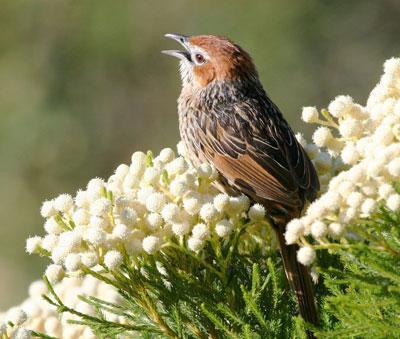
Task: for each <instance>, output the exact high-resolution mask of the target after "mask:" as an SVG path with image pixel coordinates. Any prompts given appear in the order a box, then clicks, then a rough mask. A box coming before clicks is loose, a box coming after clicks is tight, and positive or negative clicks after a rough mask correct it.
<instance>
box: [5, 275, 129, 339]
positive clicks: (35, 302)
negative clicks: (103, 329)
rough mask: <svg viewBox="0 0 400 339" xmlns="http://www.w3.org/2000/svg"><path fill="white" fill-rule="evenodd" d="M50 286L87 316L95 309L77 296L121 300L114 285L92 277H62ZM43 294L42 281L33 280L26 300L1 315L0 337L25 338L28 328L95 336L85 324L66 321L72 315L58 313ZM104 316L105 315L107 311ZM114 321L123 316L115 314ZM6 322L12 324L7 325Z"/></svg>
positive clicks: (59, 334) (78, 338)
mask: <svg viewBox="0 0 400 339" xmlns="http://www.w3.org/2000/svg"><path fill="white" fill-rule="evenodd" d="M53 287H54V290H55V291H57V294H58V295H59V297H60V298H61V300H62V301H63V302H64V304H65V305H67V306H68V307H71V308H73V309H75V310H77V311H79V312H82V313H85V314H87V315H92V316H94V315H95V310H94V309H93V307H92V306H90V305H89V304H87V303H85V302H83V301H80V300H79V298H78V296H80V295H82V296H87V295H90V296H93V297H96V298H99V299H102V300H105V301H107V302H112V303H115V304H117V305H118V304H119V303H120V302H121V300H120V298H119V296H118V292H117V291H116V290H115V289H114V287H112V286H110V285H107V284H106V283H104V282H102V281H100V280H97V279H95V278H93V277H92V276H85V277H81V278H76V277H75V278H65V279H64V280H63V281H62V282H61V283H56V284H55V285H54V286H53ZM43 294H45V295H46V294H47V295H48V294H49V291H48V289H47V287H46V285H45V283H44V282H43V281H35V282H33V283H32V284H31V285H30V287H29V296H28V298H27V299H25V300H24V301H23V302H22V303H21V304H20V305H19V306H17V307H12V308H10V309H9V310H8V311H7V312H4V313H2V314H0V336H5V337H6V338H19V339H25V338H31V337H32V335H31V331H36V332H41V333H44V334H46V335H48V336H52V337H56V338H74V339H75V338H76V339H87V338H93V339H95V338H96V336H95V335H94V333H93V332H92V331H91V330H90V329H89V328H88V327H86V326H83V325H79V324H71V323H68V320H72V319H74V318H73V316H72V315H70V314H68V313H62V314H57V310H56V308H55V307H54V306H53V305H51V304H49V303H47V302H46V301H44V300H43V298H42V295H43ZM105 315H106V316H108V314H106V313H105ZM75 320H77V319H75ZM113 321H115V322H117V323H123V322H124V319H123V317H119V316H116V317H114V318H113ZM9 322H11V323H13V324H14V326H10V324H9ZM2 323H3V325H1V324H2Z"/></svg>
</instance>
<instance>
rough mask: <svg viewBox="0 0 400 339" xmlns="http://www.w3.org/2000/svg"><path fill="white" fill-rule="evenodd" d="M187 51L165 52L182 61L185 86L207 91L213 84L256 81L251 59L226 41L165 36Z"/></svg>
mask: <svg viewBox="0 0 400 339" xmlns="http://www.w3.org/2000/svg"><path fill="white" fill-rule="evenodd" d="M165 36H166V37H167V38H171V39H173V40H176V41H178V42H179V43H180V44H181V45H182V46H183V47H184V50H167V51H162V52H163V53H164V54H168V55H172V56H174V57H177V58H179V59H180V71H181V77H182V83H183V86H191V87H195V88H204V87H206V86H208V85H209V84H210V83H212V82H214V81H226V80H241V79H242V78H246V79H248V78H257V72H256V69H255V66H254V64H253V61H252V60H251V57H250V55H249V54H248V53H247V52H245V51H244V50H243V49H242V48H241V47H240V46H238V45H236V44H235V43H233V42H232V41H230V40H229V39H227V38H224V37H221V36H216V35H197V36H185V35H179V34H166V35H165Z"/></svg>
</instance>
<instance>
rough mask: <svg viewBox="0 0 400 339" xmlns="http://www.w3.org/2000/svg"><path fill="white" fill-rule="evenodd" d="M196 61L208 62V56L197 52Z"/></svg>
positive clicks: (197, 62) (199, 63)
mask: <svg viewBox="0 0 400 339" xmlns="http://www.w3.org/2000/svg"><path fill="white" fill-rule="evenodd" d="M194 61H195V62H196V64H198V65H201V64H204V63H205V62H206V58H205V57H204V55H203V54H200V53H196V54H195V55H194Z"/></svg>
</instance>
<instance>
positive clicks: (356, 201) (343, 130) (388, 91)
mask: <svg viewBox="0 0 400 339" xmlns="http://www.w3.org/2000/svg"><path fill="white" fill-rule="evenodd" d="M321 115H322V117H323V118H324V119H321V118H320V114H319V112H318V111H317V110H316V109H315V108H313V107H306V108H304V109H303V114H302V117H303V120H304V121H306V122H309V123H317V124H320V125H321V126H320V127H319V128H318V129H317V130H316V131H315V132H314V135H313V141H314V143H315V145H316V147H315V146H311V147H310V146H309V145H305V147H306V150H307V151H308V152H309V154H310V148H311V149H316V151H315V152H316V153H318V151H317V149H318V148H324V149H326V150H327V152H328V153H329V154H330V155H331V157H332V158H335V160H334V161H336V162H338V163H343V164H344V166H342V168H340V169H338V168H337V169H335V170H336V171H337V172H339V170H341V172H340V173H338V174H337V175H336V176H334V177H333V178H332V179H331V180H330V181H329V183H328V186H327V187H326V189H325V190H323V194H322V195H321V196H320V197H319V199H317V200H316V201H315V202H313V203H312V204H311V205H309V207H308V209H307V210H306V214H305V215H304V216H303V217H302V218H300V219H295V220H293V221H291V222H290V223H289V224H288V225H287V229H286V234H285V237H286V241H287V243H288V244H293V243H296V242H297V243H299V244H300V245H301V246H304V247H303V248H302V249H301V250H299V252H298V259H299V261H300V262H302V263H303V264H305V265H309V264H311V263H312V262H313V260H314V258H315V252H314V250H313V248H312V247H311V246H310V244H308V243H307V240H306V239H305V237H304V236H308V235H311V236H312V238H313V239H315V241H316V242H317V243H320V244H324V243H326V242H328V241H329V238H340V237H341V236H342V235H344V234H346V226H347V225H349V224H352V223H353V224H354V223H356V222H357V220H359V219H360V218H365V217H368V216H370V215H371V214H372V213H373V212H374V211H375V210H376V207H377V206H378V204H380V203H384V204H385V205H386V207H387V208H388V209H389V210H392V211H397V210H399V208H400V195H399V194H398V193H397V192H396V191H395V189H394V188H393V185H392V184H393V183H394V182H398V181H399V179H400V59H399V58H392V59H389V60H387V61H386V62H385V64H384V74H383V76H382V77H381V80H380V82H379V83H378V85H377V86H376V87H375V88H374V89H373V91H372V92H371V94H370V96H369V98H368V102H367V104H366V106H361V105H359V104H356V103H354V102H353V99H352V98H351V97H349V96H343V95H342V96H338V97H336V98H335V100H333V101H332V102H331V103H330V104H329V106H328V110H322V111H321ZM311 153H312V152H311ZM325 154H326V153H325ZM311 157H312V158H313V156H312V154H311ZM324 157H325V155H324ZM326 158H327V157H326ZM316 167H317V169H318V164H316ZM321 181H322V184H323V185H326V184H327V181H326V180H324V177H323V176H322V178H321Z"/></svg>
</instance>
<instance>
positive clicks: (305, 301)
mask: <svg viewBox="0 0 400 339" xmlns="http://www.w3.org/2000/svg"><path fill="white" fill-rule="evenodd" d="M276 233H277V236H278V239H279V244H280V250H281V255H282V259H283V263H284V267H285V272H286V277H287V279H288V281H289V284H290V286H291V288H292V289H293V291H294V292H295V294H296V297H297V302H298V306H299V311H300V315H301V316H302V318H303V319H304V320H305V321H306V322H309V323H311V324H314V325H317V324H318V322H319V317H318V311H317V306H316V304H315V294H314V284H313V282H312V279H311V275H310V272H309V271H308V269H307V267H306V266H304V265H302V264H300V263H299V262H298V260H297V250H298V249H299V247H298V246H297V245H287V244H286V241H285V237H284V235H283V232H282V231H281V230H279V229H277V230H276ZM308 336H309V337H311V338H313V335H312V334H311V333H308Z"/></svg>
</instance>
